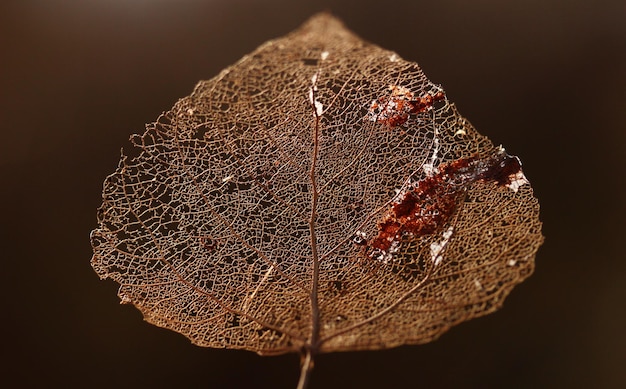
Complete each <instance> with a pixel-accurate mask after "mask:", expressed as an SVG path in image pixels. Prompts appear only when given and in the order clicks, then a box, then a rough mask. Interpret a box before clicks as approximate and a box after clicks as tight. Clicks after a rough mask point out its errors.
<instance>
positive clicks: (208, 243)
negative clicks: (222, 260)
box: [200, 235, 217, 251]
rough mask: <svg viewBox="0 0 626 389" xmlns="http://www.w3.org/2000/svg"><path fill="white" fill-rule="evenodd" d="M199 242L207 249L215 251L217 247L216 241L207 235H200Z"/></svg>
mask: <svg viewBox="0 0 626 389" xmlns="http://www.w3.org/2000/svg"><path fill="white" fill-rule="evenodd" d="M200 244H201V245H202V247H204V249H205V250H207V251H215V249H216V248H217V241H216V240H215V239H213V238H211V237H210V236H207V235H202V236H200Z"/></svg>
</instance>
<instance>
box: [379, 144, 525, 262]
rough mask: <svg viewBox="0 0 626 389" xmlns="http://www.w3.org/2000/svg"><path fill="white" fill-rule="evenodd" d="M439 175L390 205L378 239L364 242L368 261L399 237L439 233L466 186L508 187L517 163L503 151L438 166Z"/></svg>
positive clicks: (516, 171)
mask: <svg viewBox="0 0 626 389" xmlns="http://www.w3.org/2000/svg"><path fill="white" fill-rule="evenodd" d="M438 170H439V172H438V173H437V174H434V175H432V176H430V177H426V178H424V179H423V180H421V181H419V182H418V183H417V185H416V186H415V188H414V189H412V190H410V191H408V192H406V193H405V194H404V195H403V197H402V198H401V199H400V201H399V202H397V203H394V204H393V205H392V206H391V208H390V209H389V210H388V211H387V213H386V214H385V215H384V216H383V218H382V220H381V222H379V223H378V236H376V237H375V238H373V239H372V240H371V241H370V242H368V251H369V254H370V256H371V257H374V256H376V255H377V254H380V253H381V252H387V251H388V250H389V249H390V248H391V246H392V245H393V243H394V242H400V241H401V240H402V238H403V237H405V236H408V237H413V238H416V237H421V236H424V235H430V234H433V233H435V232H437V231H439V230H440V229H441V228H442V227H443V226H444V225H445V224H446V223H447V222H448V220H449V219H450V217H451V216H452V214H453V213H454V210H455V209H456V207H457V204H458V203H459V198H460V197H461V195H462V194H463V192H464V191H465V190H466V188H467V186H468V185H470V184H472V183H474V182H477V181H482V182H495V183H497V184H498V185H502V186H504V185H507V184H510V183H511V180H512V179H513V177H514V176H515V175H516V174H517V173H518V172H520V171H521V163H520V161H519V159H518V158H517V157H515V156H510V155H508V154H506V153H505V152H504V150H501V149H500V150H497V151H496V152H495V153H494V154H492V155H490V156H487V157H483V158H480V157H478V156H471V157H468V158H460V159H457V160H455V161H452V162H449V163H446V164H441V165H439V167H438Z"/></svg>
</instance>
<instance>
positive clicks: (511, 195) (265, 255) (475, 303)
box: [92, 14, 543, 355]
mask: <svg viewBox="0 0 626 389" xmlns="http://www.w3.org/2000/svg"><path fill="white" fill-rule="evenodd" d="M131 140H132V143H133V145H134V147H135V148H137V150H138V151H137V152H136V154H137V156H135V157H132V158H131V157H127V156H123V157H122V159H121V161H120V164H119V167H118V168H117V170H116V171H115V173H113V174H112V175H111V176H109V177H108V178H107V179H106V182H105V184H104V193H103V204H102V206H101V208H100V209H99V214H98V219H99V227H98V228H97V229H96V230H94V231H93V232H92V245H93V249H94V256H93V259H92V265H93V267H94V269H95V270H96V272H97V273H98V274H99V276H100V277H102V278H110V279H113V280H115V281H116V282H118V283H119V284H120V289H119V296H120V298H121V300H122V302H124V303H132V304H133V305H135V306H136V307H137V308H138V309H139V310H140V311H141V312H142V313H143V315H144V316H145V319H146V320H147V321H149V322H150V323H153V324H155V325H158V326H161V327H166V328H169V329H172V330H174V331H178V332H180V333H181V334H183V335H185V336H187V337H188V338H189V339H191V341H192V342H193V343H195V344H197V345H200V346H208V347H228V348H238V349H247V350H251V351H254V352H257V353H260V354H264V355H266V354H281V353H286V352H301V350H303V349H304V348H308V349H311V350H314V351H315V352H316V353H317V352H331V351H344V350H363V349H380V348H388V347H394V346H398V345H402V344H419V343H424V342H428V341H431V340H433V339H435V338H437V337H438V336H439V335H441V334H442V333H443V332H445V331H446V330H448V329H449V328H450V327H451V326H453V325H455V324H457V323H460V322H462V321H465V320H468V319H471V318H474V317H478V316H481V315H485V314H487V313H490V312H493V311H495V310H496V309H498V308H499V307H500V306H501V305H502V303H503V300H504V298H505V297H506V295H507V294H508V293H509V292H510V291H511V289H512V288H513V287H514V286H515V285H516V284H518V283H520V282H521V281H523V280H524V279H525V278H526V277H528V276H529V275H530V274H531V273H532V271H533V261H534V256H535V253H536V251H537V249H538V247H539V246H540V244H541V243H542V240H543V238H542V235H541V223H540V222H539V205H538V202H537V200H536V199H535V198H534V197H533V192H532V189H531V187H530V185H529V184H528V182H527V181H526V180H525V178H523V173H521V167H519V165H516V166H517V168H515V167H513V168H511V169H512V170H511V169H509V170H506V169H505V170H502V169H503V166H504V162H501V160H504V159H506V158H514V157H510V156H506V158H505V157H504V156H505V153H504V151H503V150H502V149H498V148H497V147H494V145H492V143H491V142H490V141H489V140H488V139H487V138H485V137H483V136H481V135H480V134H478V133H477V132H476V130H475V129H474V128H473V127H472V126H471V125H470V123H469V122H468V121H467V120H466V119H464V118H463V117H461V116H460V115H459V113H458V112H457V110H456V107H455V106H454V104H452V103H451V102H449V101H448V99H447V96H445V92H444V91H443V89H442V88H441V87H440V86H438V85H435V84H433V83H431V82H430V81H429V80H428V79H427V78H426V77H425V75H424V74H423V73H422V71H421V69H420V68H419V67H418V65H417V64H415V63H411V62H407V61H405V60H403V59H401V58H400V57H399V56H398V55H396V54H395V53H393V52H390V51H387V50H383V49H381V48H379V47H377V46H375V45H372V44H370V43H367V42H364V41H362V40H361V39H359V38H358V37H356V36H355V35H353V34H352V33H351V32H350V31H348V30H346V29H345V28H344V27H343V25H342V24H341V23H340V22H339V21H338V20H336V19H334V18H333V17H332V16H330V15H327V14H322V15H318V16H316V17H314V18H312V19H311V20H310V21H308V22H307V23H306V24H305V25H303V26H302V27H301V28H300V29H298V30H297V31H295V32H293V33H291V34H289V35H287V36H285V37H283V38H280V39H276V40H273V41H269V42H267V43H265V44H263V45H262V46H261V47H259V48H258V49H257V50H256V51H254V52H253V53H251V54H249V55H247V56H245V57H244V58H242V59H241V60H240V61H239V62H238V63H236V64H234V65H233V66H231V67H229V68H227V69H225V70H224V71H222V72H221V73H220V74H219V75H218V76H217V77H215V78H213V79H211V80H209V81H202V82H200V83H199V84H198V85H197V86H196V88H195V89H194V91H193V93H191V95H190V96H188V97H185V98H183V99H181V100H179V101H178V102H177V103H176V105H175V106H174V107H173V108H172V109H171V110H170V111H168V112H166V113H164V114H163V115H162V116H161V117H159V118H158V120H157V121H156V122H155V123H153V124H150V125H148V126H147V129H146V131H145V133H144V134H143V135H135V136H133V137H132V139H131ZM507 160H508V159H507ZM515 160H517V159H516V158H515ZM517 161H519V160H517ZM498 174H499V176H498ZM411 223H412V224H411ZM418 227H419V228H418Z"/></svg>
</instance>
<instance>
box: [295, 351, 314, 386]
mask: <svg viewBox="0 0 626 389" xmlns="http://www.w3.org/2000/svg"><path fill="white" fill-rule="evenodd" d="M302 357H303V358H302V362H301V364H302V366H301V369H300V380H299V381H298V388H297V389H307V388H308V387H309V381H310V378H311V371H313V352H312V350H311V349H310V348H307V349H306V353H305V354H304V355H302Z"/></svg>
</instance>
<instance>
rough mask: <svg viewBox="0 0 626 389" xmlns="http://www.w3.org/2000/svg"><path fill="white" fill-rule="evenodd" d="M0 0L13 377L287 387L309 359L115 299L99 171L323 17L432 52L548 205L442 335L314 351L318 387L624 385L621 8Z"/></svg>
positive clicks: (469, 108) (624, 32) (537, 1)
mask: <svg viewBox="0 0 626 389" xmlns="http://www.w3.org/2000/svg"><path fill="white" fill-rule="evenodd" d="M392 3H394V2H392V1H389V0H376V1H363V0H360V1H357V0H353V1H341V2H331V1H325V0H318V1H299V2H295V1H294V2H288V1H277V0H274V1H267V2H264V3H262V4H261V2H255V1H245V0H235V1H226V0H220V1H218V0H214V1H210V0H207V1H191V0H183V1H166V0H160V1H159V0H152V1H148V0H143V1H140V0H91V1H53V0H47V1H43V0H42V1H30V0H23V1H7V0H5V1H3V2H2V5H1V6H0V45H1V46H0V48H1V59H0V70H1V71H0V82H1V88H0V126H1V132H0V135H1V138H0V178H1V189H2V190H1V191H0V212H1V218H2V219H1V231H0V242H1V247H2V255H1V257H2V259H1V261H0V266H1V269H2V273H1V274H2V282H1V285H2V291H1V292H2V307H1V309H2V319H1V320H2V324H3V328H4V330H3V335H4V336H3V338H4V339H3V341H2V347H1V348H2V352H3V354H5V359H4V361H5V362H3V364H2V373H3V375H2V377H3V379H2V380H3V381H5V380H18V381H19V382H20V386H25V387H31V386H35V385H38V386H48V387H50V386H55V385H56V384H59V385H63V386H65V387H94V388H97V387H113V386H116V387H122V388H128V387H148V386H149V385H150V386H153V387H166V386H176V387H190V388H193V387H197V388H214V387H238V386H243V385H244V384H250V385H252V386H254V387H263V388H270V387H272V388H292V387H295V383H296V381H297V376H298V358H297V356H295V355H287V356H282V357H265V358H262V357H258V356H256V355H255V354H253V353H250V352H245V351H232V350H212V349H202V348H199V347H196V346H192V345H191V344H189V342H188V341H187V340H186V339H185V338H184V337H182V336H181V335H178V334H176V333H173V332H170V331H167V330H163V329H159V328H156V327H154V326H151V325H148V324H147V323H145V322H143V321H142V320H141V315H140V314H139V312H138V311H136V310H135V309H134V308H133V307H130V306H120V305H118V298H117V297H116V294H115V292H116V285H115V284H114V283H113V282H101V281H99V280H98V278H97V277H96V275H95V273H94V272H93V271H92V270H91V268H90V266H89V259H90V256H91V248H90V245H89V239H88V235H89V231H90V230H91V229H93V228H94V227H95V226H96V208H97V207H98V206H99V204H100V192H101V185H102V181H103V180H104V178H105V176H106V175H108V174H109V173H111V172H112V171H113V170H114V169H115V167H116V164H117V161H118V159H119V150H120V147H122V146H123V147H126V148H128V147H129V143H128V137H129V135H130V134H131V133H136V132H142V131H143V126H144V123H146V122H150V121H152V120H154V119H156V117H157V116H158V115H159V114H160V113H161V112H162V111H164V110H167V109H169V108H170V107H171V106H172V105H173V104H174V102H175V101H176V100H177V98H179V97H182V96H185V95H187V94H189V93H190V92H191V90H192V88H193V86H194V85H195V83H196V82H197V81H198V80H201V79H208V78H211V77H213V76H215V75H216V74H217V73H218V71H219V70H221V69H222V68H224V67H226V66H228V65H230V64H232V63H233V62H235V61H236V60H237V59H239V58H240V57H241V56H243V55H244V54H246V53H248V52H250V51H251V50H253V49H254V48H255V47H256V46H258V45H259V44H261V43H262V42H264V41H265V40H267V39H270V38H273V37H277V36H281V35H283V34H285V33H287V32H289V31H291V30H293V29H294V28H295V27H297V26H298V25H299V24H300V23H302V22H303V21H304V20H305V19H306V18H307V17H308V16H310V15H312V14H313V13H314V12H318V11H321V10H325V9H327V10H331V11H332V12H334V13H335V14H336V15H338V16H339V17H341V18H342V19H343V20H344V21H345V23H346V24H347V25H348V26H349V27H350V28H351V29H353V30H354V31H355V32H357V33H358V34H359V35H361V36H362V37H363V38H365V39H367V40H369V41H372V42H374V43H376V44H378V45H380V46H383V47H385V48H388V49H392V50H395V51H397V52H398V53H399V54H400V55H401V56H402V57H404V58H406V59H409V60H414V61H417V62H419V63H420V65H422V67H423V69H424V71H425V72H426V74H427V75H428V76H429V77H430V78H431V79H432V80H433V81H434V82H436V83H441V84H442V85H443V86H444V88H445V89H446V91H447V94H448V96H449V97H450V98H451V99H452V100H453V101H455V102H456V103H457V104H458V106H459V108H460V110H461V112H462V113H463V114H464V115H465V116H467V117H468V118H469V119H470V120H471V121H472V123H473V124H474V125H475V126H476V127H477V128H478V129H479V131H481V132H482V133H484V134H486V135H488V136H489V137H490V138H491V139H492V140H493V141H494V142H496V143H502V144H504V145H505V146H506V147H507V150H508V151H509V152H511V153H513V154H516V155H519V156H521V158H522V160H523V162H524V169H525V171H526V174H527V176H528V177H529V178H530V180H531V181H532V183H533V186H534V188H535V191H536V195H537V196H538V197H539V199H540V201H541V206H542V220H543V222H544V234H545V235H546V242H545V245H544V246H543V247H542V248H541V249H540V251H539V254H538V257H537V270H536V272H535V274H534V275H533V276H532V277H531V278H530V279H529V280H528V281H527V282H525V283H524V284H522V285H520V286H519V287H517V288H516V289H515V291H514V292H513V293H512V295H511V296H510V297H509V298H508V300H507V302H506V304H505V306H504V308H503V309H502V310H501V311H499V312H498V313H496V314H493V315H490V316H487V317H484V318H481V319H476V320H473V321H470V322H468V323H464V324H462V325H460V326H458V327H456V328H454V329H452V330H451V331H450V332H449V333H447V334H445V335H444V336H443V337H442V338H441V339H440V340H438V341H436V342H434V343H431V344H428V345H424V346H414V347H400V348H397V349H393V350H387V351H378V352H359V353H340V354H331V355H324V356H321V357H320V358H319V360H318V362H317V364H316V371H315V373H314V377H313V386H314V387H316V388H344V387H382V386H383V385H385V386H388V387H432V388H461V387H468V388H472V387H475V388H479V387H480V388H497V387H507V388H528V387H535V388H554V387H606V388H610V387H618V386H621V385H626V372H625V371H624V361H625V360H626V335H625V333H624V331H625V330H626V258H625V255H624V249H623V244H624V238H626V228H625V216H626V212H625V207H624V194H625V190H624V189H625V185H624V182H625V178H624V167H625V164H624V162H623V161H624V156H625V154H624V152H625V151H626V147H625V146H626V135H625V133H626V115H625V109H626V98H625V94H626V29H625V27H624V25H625V24H626V9H625V6H624V4H623V1H617V0H616V1H613V2H609V1H596V2H592V1H588V0H585V1H578V0H575V1H574V0H562V1H559V0H549V1H548V0H543V1H541V0H532V1H528V0H525V1H521V0H519V1H499V0H480V1H479V0H476V1H464V0H455V1H401V2H395V3H394V5H391V4H392Z"/></svg>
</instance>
